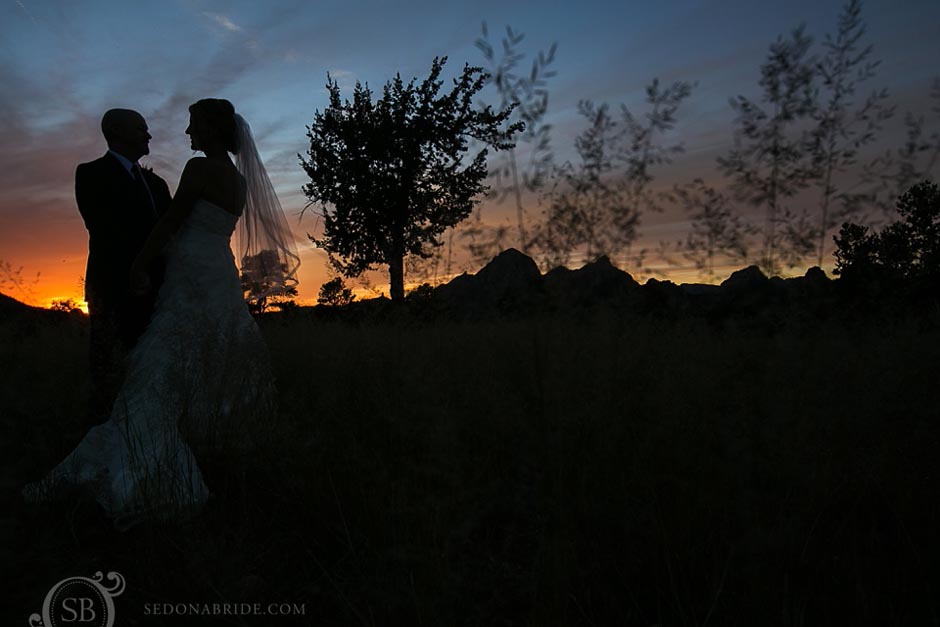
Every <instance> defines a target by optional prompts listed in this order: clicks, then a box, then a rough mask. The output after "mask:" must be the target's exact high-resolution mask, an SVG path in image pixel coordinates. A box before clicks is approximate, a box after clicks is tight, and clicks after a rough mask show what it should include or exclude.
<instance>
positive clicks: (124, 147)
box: [101, 109, 150, 161]
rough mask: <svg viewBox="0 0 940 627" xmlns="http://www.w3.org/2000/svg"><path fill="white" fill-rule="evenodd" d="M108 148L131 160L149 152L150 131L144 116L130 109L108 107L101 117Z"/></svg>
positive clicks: (135, 159)
mask: <svg viewBox="0 0 940 627" xmlns="http://www.w3.org/2000/svg"><path fill="white" fill-rule="evenodd" d="M101 132H102V133H103V134H104V139H105V141H107V142H108V148H110V149H111V150H113V151H115V152H117V153H120V154H121V155H123V156H125V157H127V158H128V159H130V160H131V161H137V160H138V159H140V158H141V157H143V156H144V155H146V154H149V153H150V147H149V145H148V144H149V143H150V132H149V130H148V129H147V122H146V120H144V116H142V115H141V114H139V113H137V112H136V111H133V110H131V109H109V110H108V111H107V112H105V114H104V115H103V116H102V117H101Z"/></svg>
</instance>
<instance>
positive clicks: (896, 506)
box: [0, 310, 940, 625]
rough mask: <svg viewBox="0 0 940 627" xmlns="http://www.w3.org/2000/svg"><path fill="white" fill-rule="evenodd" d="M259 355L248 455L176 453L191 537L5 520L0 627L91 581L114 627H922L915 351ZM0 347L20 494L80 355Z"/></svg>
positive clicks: (606, 348)
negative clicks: (229, 606) (104, 580)
mask: <svg viewBox="0 0 940 627" xmlns="http://www.w3.org/2000/svg"><path fill="white" fill-rule="evenodd" d="M0 328H2V327H0ZM262 328H263V331H264V334H265V337H266V338H267V340H268V344H269V346H270V350H271V355H272V360H273V365H274V368H275V373H276V376H277V382H278V389H279V394H280V415H279V418H278V420H277V422H276V424H272V425H270V427H269V428H268V429H267V433H268V435H269V438H268V439H267V440H266V441H265V442H264V443H262V444H260V445H258V446H255V448H254V449H252V453H251V454H250V455H246V454H245V453H244V452H242V451H238V450H235V449H234V448H233V447H228V446H222V447H219V446H213V445H212V444H211V443H203V444H205V445H199V444H194V447H193V448H194V451H195V453H196V456H197V459H199V463H200V466H201V468H202V469H203V472H204V475H205V478H206V482H207V483H208V484H209V486H210V488H211V489H212V490H213V492H214V493H215V495H216V499H215V500H214V501H213V502H212V503H211V505H210V507H209V509H208V510H207V511H206V512H205V513H204V514H203V515H202V516H201V517H200V518H198V519H196V520H194V521H190V522H187V523H185V524H182V525H174V524H164V523H154V524H149V525H143V526H141V527H137V528H134V529H132V530H131V531H129V532H127V533H124V534H117V533H115V532H114V531H112V530H110V529H109V528H108V526H107V524H106V521H100V520H99V519H98V518H96V515H97V514H96V510H95V508H94V506H93V505H91V504H89V503H87V501H82V500H81V499H78V498H77V497H76V499H74V500H66V501H65V502H60V503H56V504H53V505H50V506H46V507H38V508H37V507H25V506H23V505H22V504H21V503H18V502H16V500H15V498H14V497H13V496H12V495H11V496H10V497H9V498H10V500H11V505H10V507H9V508H8V511H10V515H9V518H8V519H7V520H5V522H4V529H5V531H6V533H7V536H8V540H7V541H6V542H5V543H4V546H7V547H12V548H10V549H9V550H8V553H9V555H7V556H4V557H6V558H7V559H6V560H5V561H7V562H8V563H9V564H11V565H12V566H13V569H14V571H15V572H17V573H19V575H18V576H19V579H18V583H16V584H15V586H14V590H15V592H16V593H17V594H16V598H22V599H23V602H22V604H19V605H17V606H16V607H15V608H14V610H11V612H12V613H11V620H18V621H23V620H25V617H26V616H28V614H29V613H30V612H32V611H37V610H38V607H39V605H40V604H41V602H42V597H43V595H44V594H45V591H46V590H47V589H48V587H49V586H51V585H52V584H53V583H54V582H56V581H58V580H59V579H61V578H63V577H65V576H67V575H70V574H90V573H92V572H94V570H96V569H111V570H118V571H119V572H121V573H122V574H123V575H124V576H125V577H126V580H127V586H128V588H127V591H126V592H125V593H124V595H122V596H121V597H119V598H118V600H117V608H118V616H119V620H120V619H121V617H122V616H123V617H126V618H128V619H130V618H133V619H134V620H137V621H139V623H138V624H211V621H207V620H204V619H194V618H190V619H189V621H190V622H188V623H187V622H179V623H173V622H170V621H167V620H166V619H162V620H157V619H154V618H152V617H151V618H150V619H149V620H150V621H151V622H148V617H145V616H142V607H143V604H144V603H148V602H150V603H153V602H160V601H172V602H183V601H186V600H193V601H199V602H210V603H211V602H222V601H230V602H247V601H252V600H259V601H262V602H265V603H267V602H280V601H287V602H292V603H304V604H305V610H306V615H305V616H303V617H301V618H299V619H297V618H287V617H267V618H257V617H228V620H227V622H223V623H220V624H246V625H255V624H257V625H280V624H285V625H286V624H294V623H295V622H296V623H297V624H305V625H314V624H317V625H347V624H348V625H394V624H409V625H498V624H504V625H577V624H583V625H610V624H623V625H652V624H659V625H754V624H762V625H815V624H829V625H831V624H875V623H877V624H879V625H909V624H937V623H938V622H940V608H938V604H937V603H936V602H935V601H934V597H935V594H934V593H935V591H936V590H937V589H940V588H938V584H940V577H938V567H937V566H936V564H940V559H938V558H940V556H938V550H937V544H936V542H935V541H934V540H933V535H934V533H935V530H936V528H937V523H938V522H940V520H938V511H937V504H936V493H937V477H938V475H937V470H938V468H937V461H936V460H937V455H936V447H937V433H938V429H937V400H938V393H937V392H936V390H935V386H936V381H935V379H936V377H935V375H934V373H935V370H936V367H935V366H936V363H937V361H938V357H940V342H938V339H940V337H938V335H940V334H938V332H937V331H936V330H928V331H924V330H923V329H921V328H919V327H918V325H917V324H915V323H913V322H912V323H905V322H901V321H899V322H897V323H896V324H894V325H888V326H884V325H878V326H875V325H871V326H866V325H865V324H854V325H852V326H851V327H849V326H833V325H825V326H824V325H820V326H817V327H813V326H811V325H803V326H801V327H800V329H799V330H779V331H777V332H766V331H759V330H748V329H738V330H734V329H730V328H726V329H725V330H716V329H715V328H713V327H709V326H705V325H704V324H699V323H697V322H693V321H686V322H682V321H680V322H676V321H671V322H670V321H657V320H653V319H639V318H632V317H630V316H626V315H623V314H621V313H617V312H613V311H604V310H599V311H596V312H594V313H591V314H586V315H582V316H579V317H573V316H570V317H569V316H565V315H561V314H557V315H547V314H546V315H541V316H533V317H529V318H526V319H511V320H509V319H507V320H503V321H482V322H464V323H458V322H445V321H439V322H433V323H432V322H423V323H422V322H416V321H408V320H407V319H402V320H398V321H397V322H393V321H385V322H382V321H376V322H372V323H364V324H354V323H344V322H324V321H320V322H314V321H311V320H307V319H304V318H303V317H301V316H294V317H290V316H286V317H273V316H272V317H268V318H265V319H264V320H263V321H262ZM5 339H7V340H9V342H10V344H9V346H10V347H11V349H10V351H11V352H8V351H7V350H5V351H4V356H5V358H6V359H8V360H10V362H11V363H15V369H14V370H15V372H13V373H11V375H10V376H9V377H6V378H5V380H4V381H3V383H2V384H0V385H2V389H3V397H2V400H3V407H4V408H6V407H8V406H11V405H12V406H13V407H14V408H15V410H16V411H15V412H14V413H13V414H6V412H4V413H5V415H7V416H14V417H15V420H16V421H18V422H17V424H15V425H9V424H8V425H7V426H8V427H9V428H11V429H13V433H15V434H16V438H17V441H16V442H17V444H16V445H12V444H8V445H7V446H6V449H5V450H4V453H5V456H6V458H7V459H10V460H14V461H13V463H12V467H13V471H12V472H11V476H12V477H13V478H14V482H15V481H25V480H29V479H32V478H35V477H36V476H37V475H39V474H41V472H42V471H43V470H44V469H46V468H48V466H49V465H50V464H51V463H55V462H56V461H58V460H57V459H53V458H54V457H55V454H56V453H59V452H60V451H63V450H64V451H65V452H67V450H68V446H69V444H68V442H66V441H65V440H68V437H73V438H77V437H78V436H75V435H72V436H68V437H67V436H64V435H59V434H61V433H64V432H65V431H68V432H70V433H74V432H75V431H76V430H79V431H80V429H76V428H70V429H65V430H63V429H62V424H63V421H65V422H66V423H69V424H71V425H73V426H74V427H77V426H79V425H77V424H76V423H78V422H80V421H79V420H77V419H74V418H73V417H72V414H73V413H74V412H75V408H76V407H78V406H80V405H81V404H82V402H83V397H82V393H81V390H82V375H81V374H80V368H81V364H82V360H83V350H84V343H85V341H86V339H85V338H84V337H83V336H82V333H81V331H80V330H76V329H68V330H66V329H59V330H57V329H56V328H54V327H42V328H40V329H38V330H37V332H36V334H35V335H32V336H26V335H22V334H20V335H15V336H14V335H11V334H8V335H7V336H6V337H5ZM54 355H55V356H58V357H52V356H54ZM22 421H26V422H25V424H22ZM5 422H9V421H5ZM259 426H261V427H264V425H259ZM8 622H9V621H8ZM11 624H12V623H11Z"/></svg>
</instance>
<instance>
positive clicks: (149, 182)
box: [75, 109, 170, 423]
mask: <svg viewBox="0 0 940 627" xmlns="http://www.w3.org/2000/svg"><path fill="white" fill-rule="evenodd" d="M101 131H102V133H103V134H104V138H105V141H106V142H107V144H108V152H107V153H106V154H105V155H104V156H103V157H101V158H99V159H96V160H95V161H91V162H89V163H82V164H80V165H79V166H78V168H77V169H76V170H75V200H76V202H77V203H78V211H79V212H80V213H81V215H82V219H83V220H84V221H85V228H86V229H87V230H88V266H87V268H86V270H85V301H86V302H87V303H88V314H89V318H90V323H91V338H90V339H91V342H90V344H91V347H90V348H91V350H90V364H89V365H90V374H91V382H92V402H91V407H90V411H91V412H92V416H93V418H94V420H95V422H98V423H100V422H103V421H104V420H106V419H107V418H108V416H109V415H110V414H111V405H112V404H113V403H114V399H115V397H116V396H117V392H118V390H119V389H120V385H121V382H122V380H123V374H124V357H125V355H126V352H127V351H128V350H129V349H130V348H131V347H133V345H134V344H135V343H136V341H137V338H138V336H139V335H140V334H141V332H142V331H143V330H144V328H146V326H147V323H148V321H149V319H150V314H151V313H152V311H153V302H154V299H155V294H156V290H157V289H159V287H160V282H161V280H162V276H163V268H162V264H160V263H157V264H154V267H153V268H152V269H151V276H150V279H151V281H150V284H151V286H152V291H151V292H150V293H148V294H146V295H143V296H135V294H134V293H133V291H132V290H131V288H130V268H131V265H132V264H133V262H134V258H135V257H136V256H137V253H138V252H140V249H141V248H142V247H143V245H144V242H145V241H146V240H147V236H148V235H149V234H150V231H151V229H153V227H154V226H155V225H156V223H157V221H158V219H159V218H160V216H162V215H163V213H164V212H165V211H166V210H167V207H168V206H169V204H170V190H169V188H168V187H167V184H166V182H165V181H164V180H163V179H162V178H160V177H159V176H157V175H156V174H154V173H153V172H152V171H150V170H145V169H143V168H141V167H140V165H139V164H138V163H137V160H138V159H140V158H141V157H143V156H144V155H146V154H149V153H150V148H149V143H150V139H151V136H150V133H149V132H148V129H147V122H146V121H145V120H144V118H143V116H141V115H140V114H139V113H137V112H136V111H131V110H129V109H111V110H109V111H108V112H107V113H105V114H104V117H102V118H101Z"/></svg>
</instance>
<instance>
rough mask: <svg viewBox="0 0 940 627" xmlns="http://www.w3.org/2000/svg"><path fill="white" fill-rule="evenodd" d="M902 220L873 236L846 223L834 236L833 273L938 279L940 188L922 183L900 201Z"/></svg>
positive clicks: (866, 228) (939, 275) (859, 226)
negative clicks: (834, 264)
mask: <svg viewBox="0 0 940 627" xmlns="http://www.w3.org/2000/svg"><path fill="white" fill-rule="evenodd" d="M897 212H898V216H899V217H900V219H899V220H898V221H897V222H894V223H893V224H890V225H888V226H886V227H885V228H884V229H882V231H881V233H869V229H868V227H866V226H862V225H858V224H852V223H848V222H847V223H844V224H843V225H842V228H841V230H840V231H839V235H838V236H836V237H835V238H834V239H835V243H836V252H835V257H836V266H835V270H834V273H835V274H839V275H842V276H843V277H846V278H860V277H871V276H879V277H884V278H889V279H937V278H940V188H938V186H937V185H936V184H935V183H932V182H930V181H923V182H921V183H918V184H916V185H914V186H912V187H911V188H910V189H909V190H908V191H907V192H905V193H904V194H903V195H902V196H901V197H900V198H899V199H898V202H897Z"/></svg>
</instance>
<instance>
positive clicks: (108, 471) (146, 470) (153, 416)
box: [24, 200, 276, 520]
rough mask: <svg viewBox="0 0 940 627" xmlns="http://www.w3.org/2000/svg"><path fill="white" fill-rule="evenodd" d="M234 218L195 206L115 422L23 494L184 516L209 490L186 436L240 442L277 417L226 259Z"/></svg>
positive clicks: (175, 243)
mask: <svg viewBox="0 0 940 627" xmlns="http://www.w3.org/2000/svg"><path fill="white" fill-rule="evenodd" d="M237 221H238V216H235V215H233V214H231V213H229V212H228V211H226V210H224V209H222V208H221V207H218V206H216V205H214V204H212V203H210V202H208V201H206V200H199V201H197V202H196V203H195V205H194V206H193V208H192V210H191V212H190V213H189V215H188V216H187V218H186V219H185V221H184V223H183V225H182V226H181V227H180V229H179V231H178V232H177V233H176V235H175V237H174V238H173V239H172V240H171V241H170V243H169V244H168V246H167V248H166V250H165V259H166V264H167V265H166V275H165V279H164V283H163V285H162V286H161V288H160V291H159V294H158V297H157V303H156V306H155V309H154V314H153V317H152V318H151V321H150V324H149V326H148V327H147V329H146V330H145V331H144V333H143V335H142V336H141V337H140V339H139V340H138V342H137V344H136V346H135V347H134V348H133V349H132V350H131V351H130V353H129V355H128V361H127V376H126V379H125V381H124V383H123V386H122V388H121V391H120V393H119V394H118V397H117V400H116V402H115V404H114V408H113V411H112V413H111V416H110V419H109V420H108V421H107V422H105V423H104V424H101V425H98V426H96V427H94V428H92V429H91V430H90V431H89V432H88V434H87V435H86V436H85V438H84V439H83V440H82V441H81V443H80V444H79V445H78V446H77V447H76V448H75V450H73V451H72V452H71V453H70V454H69V455H68V457H66V459H65V460H64V461H63V462H62V463H60V464H59V465H58V466H56V467H55V468H54V469H53V470H52V471H51V472H50V473H49V474H48V475H47V477H46V478H45V479H44V480H43V481H40V482H38V483H34V484H30V485H28V486H27V487H26V488H25V489H24V494H25V495H26V496H27V498H30V499H32V500H41V499H42V498H43V497H42V494H43V493H44V491H48V490H49V489H50V487H51V486H54V485H56V484H58V483H60V482H65V483H69V484H78V485H85V486H88V487H90V488H91V490H92V492H93V493H94V496H95V498H96V500H97V501H98V502H99V503H100V504H101V506H102V507H103V508H104V509H105V511H106V512H108V514H109V515H111V516H112V517H114V518H116V519H118V520H120V519H121V518H122V517H127V516H135V515H140V513H144V514H145V515H148V516H155V517H162V516H167V517H174V518H175V517H179V516H180V515H181V512H184V511H190V512H191V511H193V510H194V509H195V510H198V509H199V508H200V507H201V506H202V505H203V504H204V503H205V502H206V500H207V498H208V496H209V490H208V488H207V487H206V484H205V482H204V481H203V476H202V472H201V471H200V468H199V466H198V465H197V463H196V460H195V457H194V456H193V452H192V450H191V448H190V446H189V444H187V439H188V438H189V437H195V438H198V439H200V440H201V441H206V442H209V443H212V444H218V438H219V437H228V438H232V440H239V439H240V438H242V437H244V433H242V432H239V430H238V425H244V422H245V420H246V419H249V420H263V419H264V416H266V415H270V414H271V412H273V411H274V406H275V398H276V397H275V391H274V385H273V378H272V374H271V368H270V362H269V359H268V356H267V347H266V345H265V343H264V340H263V338H262V336H261V334H260V331H259V329H258V326H257V324H256V323H255V321H254V319H253V318H252V316H251V314H250V313H249V311H248V308H247V306H246V304H245V302H244V300H243V292H242V286H241V282H240V280H239V275H238V270H237V268H236V266H235V260H234V257H233V255H232V251H231V248H230V244H229V242H230V238H231V236H232V233H233V231H234V230H235V226H236V223H237Z"/></svg>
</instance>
